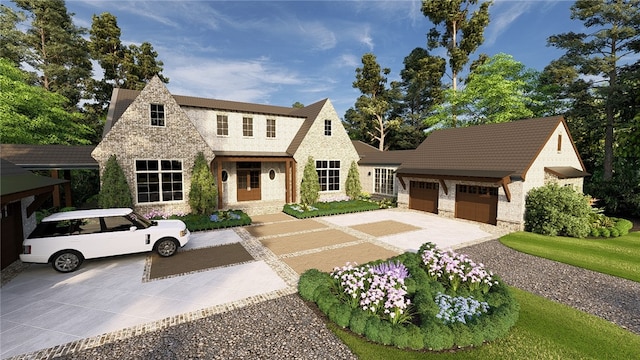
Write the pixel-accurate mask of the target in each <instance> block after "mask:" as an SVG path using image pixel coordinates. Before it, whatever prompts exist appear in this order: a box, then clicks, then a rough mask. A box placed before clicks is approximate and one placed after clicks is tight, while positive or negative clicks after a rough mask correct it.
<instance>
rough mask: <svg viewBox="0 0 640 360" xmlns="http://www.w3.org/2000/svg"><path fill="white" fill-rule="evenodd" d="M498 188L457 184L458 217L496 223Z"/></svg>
mask: <svg viewBox="0 0 640 360" xmlns="http://www.w3.org/2000/svg"><path fill="white" fill-rule="evenodd" d="M497 216H498V188H495V187H486V186H472V185H457V186H456V217H457V218H460V219H467V220H473V221H478V222H482V223H486V224H492V225H495V224H496V218H497Z"/></svg>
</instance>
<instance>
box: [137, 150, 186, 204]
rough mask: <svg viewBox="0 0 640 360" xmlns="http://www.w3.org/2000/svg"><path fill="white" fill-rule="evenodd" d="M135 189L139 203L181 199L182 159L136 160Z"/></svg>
mask: <svg viewBox="0 0 640 360" xmlns="http://www.w3.org/2000/svg"><path fill="white" fill-rule="evenodd" d="M136 189H137V191H138V202H139V203H148V202H164V201H178V200H182V199H183V189H182V161H180V160H136Z"/></svg>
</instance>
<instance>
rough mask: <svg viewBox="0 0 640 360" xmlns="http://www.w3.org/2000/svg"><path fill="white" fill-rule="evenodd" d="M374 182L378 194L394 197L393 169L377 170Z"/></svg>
mask: <svg viewBox="0 0 640 360" xmlns="http://www.w3.org/2000/svg"><path fill="white" fill-rule="evenodd" d="M374 181H375V183H374V192H375V193H376V194H385V195H393V183H394V177H393V169H384V168H376V169H375V179H374Z"/></svg>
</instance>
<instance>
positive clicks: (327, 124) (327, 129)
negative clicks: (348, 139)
mask: <svg viewBox="0 0 640 360" xmlns="http://www.w3.org/2000/svg"><path fill="white" fill-rule="evenodd" d="M324 135H325V136H331V120H325V121H324Z"/></svg>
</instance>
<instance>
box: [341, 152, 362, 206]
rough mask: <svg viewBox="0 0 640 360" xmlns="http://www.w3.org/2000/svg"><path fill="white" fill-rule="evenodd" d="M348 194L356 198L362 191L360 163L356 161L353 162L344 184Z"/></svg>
mask: <svg viewBox="0 0 640 360" xmlns="http://www.w3.org/2000/svg"><path fill="white" fill-rule="evenodd" d="M344 188H345V192H346V193H347V196H348V197H349V198H351V199H356V198H358V196H360V193H361V192H362V186H361V185H360V173H359V172H358V164H357V163H356V162H355V161H352V162H351V167H349V173H348V174H347V182H346V184H345V186H344Z"/></svg>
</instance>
